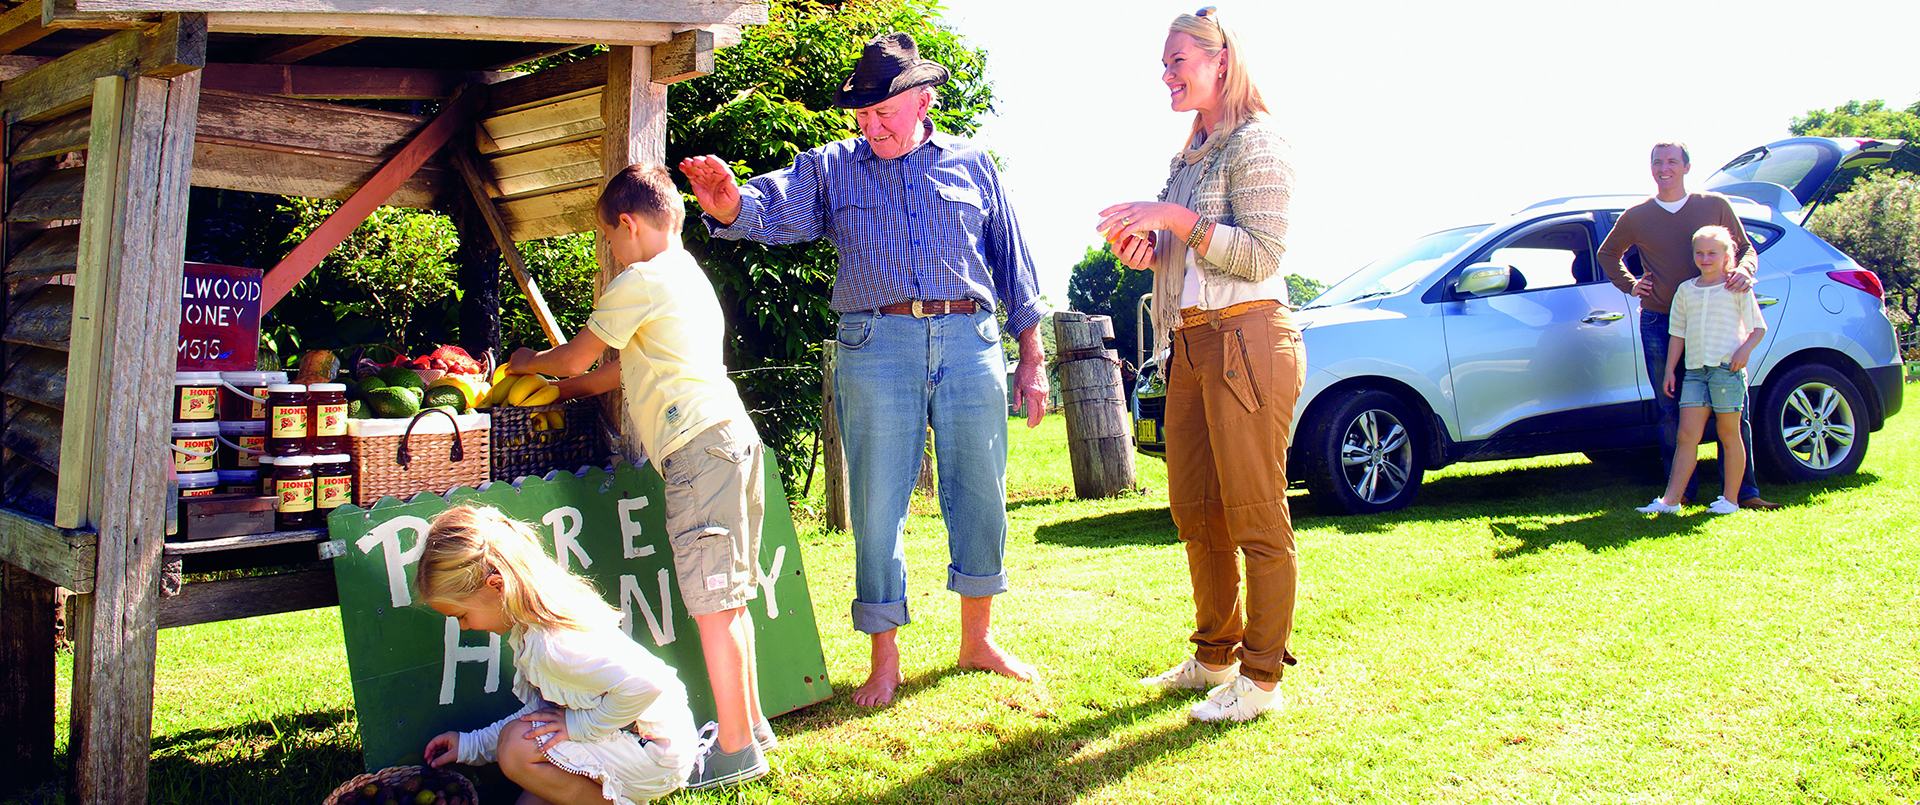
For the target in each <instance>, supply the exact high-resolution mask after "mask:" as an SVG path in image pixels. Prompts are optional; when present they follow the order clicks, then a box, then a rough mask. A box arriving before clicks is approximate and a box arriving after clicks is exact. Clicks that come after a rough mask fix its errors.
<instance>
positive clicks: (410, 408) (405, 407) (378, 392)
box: [366, 388, 420, 419]
mask: <svg viewBox="0 0 1920 805" xmlns="http://www.w3.org/2000/svg"><path fill="white" fill-rule="evenodd" d="M366 403H367V410H369V411H372V412H373V415H374V416H377V417H385V418H389V419H399V418H404V417H411V416H413V415H414V414H417V413H420V395H419V394H418V393H416V392H415V391H414V390H413V389H408V388H384V389H374V390H373V391H370V392H368V393H367V399H366Z"/></svg>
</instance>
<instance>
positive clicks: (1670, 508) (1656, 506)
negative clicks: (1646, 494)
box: [1634, 498, 1680, 514]
mask: <svg viewBox="0 0 1920 805" xmlns="http://www.w3.org/2000/svg"><path fill="white" fill-rule="evenodd" d="M1634 511H1637V512H1639V513H1641V514H1679V513H1680V507H1679V506H1676V505H1674V504H1672V503H1668V502H1667V501H1666V499H1665V498H1654V499H1653V502H1652V503H1649V504H1647V505H1645V506H1641V507H1640V508H1637V509H1634Z"/></svg>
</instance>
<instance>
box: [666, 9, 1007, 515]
mask: <svg viewBox="0 0 1920 805" xmlns="http://www.w3.org/2000/svg"><path fill="white" fill-rule="evenodd" d="M940 11H941V5H940V4H939V3H938V2H935V1H934V0H850V1H849V2H845V3H839V4H832V5H828V4H820V3H813V2H807V1H806V0H775V1H774V2H772V3H770V4H769V5H768V10H767V13H768V20H767V24H766V25H760V26H755V27H752V28H749V29H747V30H746V31H745V33H744V35H743V36H742V38H741V41H740V43H739V44H737V45H734V46H732V47H729V48H727V49H725V50H722V51H720V52H719V54H718V56H717V58H716V59H715V70H714V73H713V75H710V76H705V77H702V78H698V79H694V80H692V81H685V82H682V83H679V84H675V85H673V87H672V88H671V89H670V90H669V91H668V94H667V109H668V123H667V132H668V137H667V164H668V165H669V166H674V165H677V164H678V163H679V162H680V160H681V159H683V158H686V157H690V156H698V155H704V154H714V155H717V156H719V157H720V158H721V159H724V160H727V161H728V162H729V163H731V164H732V165H733V168H734V172H735V174H736V175H737V176H738V177H739V178H740V179H741V180H743V181H744V180H746V179H748V178H750V177H752V176H756V175H758V174H761V173H765V172H767V171H771V170H777V169H779V168H784V167H786V166H788V165H789V164H792V162H793V159H794V157H796V156H798V155H799V154H800V153H801V152H803V151H807V150H809V149H812V148H815V147H818V146H820V145H824V144H826V143H829V142H832V141H834V140H839V139H844V138H847V137H851V136H854V135H856V134H857V133H858V131H857V129H856V128H855V126H854V123H853V115H852V113H851V112H849V111H848V110H845V109H841V108H838V107H836V106H834V105H833V96H834V91H835V90H837V89H838V88H839V87H840V84H841V82H842V81H843V80H844V79H845V77H846V75H847V72H848V71H849V70H851V69H852V67H853V63H854V61H855V60H856V59H858V58H859V56H860V49H861V47H862V46H863V45H864V44H866V42H867V40H869V39H872V38H873V37H875V36H877V35H879V34H882V33H887V32H889V31H905V32H907V33H910V34H912V35H913V38H914V41H915V42H916V43H917V44H918V45H919V48H920V55H921V57H922V58H927V59H932V60H934V61H937V62H940V63H941V64H944V65H946V66H947V69H948V70H950V71H951V72H952V74H953V79H952V80H951V81H949V82H948V83H947V84H946V85H945V86H942V87H941V88H940V107H939V108H938V109H935V110H934V113H933V117H934V123H935V125H936V126H938V127H939V128H940V129H941V130H942V131H946V132H949V133H953V134H959V135H963V136H965V135H971V134H973V133H974V131H975V130H976V129H977V128H978V127H979V125H980V123H981V122H982V121H983V119H984V118H985V116H986V115H987V113H989V112H990V111H992V101H993V91H992V87H991V85H989V84H988V82H987V80H986V76H985V65H986V53H985V52H984V51H981V50H978V49H976V48H972V47H969V46H968V45H967V43H966V42H965V41H964V40H963V39H962V38H961V37H960V36H959V35H958V34H956V33H954V32H953V31H951V30H949V29H947V28H944V27H942V26H941V25H940V22H939V19H940ZM676 178H677V179H678V180H679V181H681V182H682V183H683V185H684V182H685V177H681V176H678V172H677V171H676ZM688 199H689V202H688V205H687V228H686V239H685V240H686V246H687V250H688V251H690V252H692V253H693V255H694V256H695V257H696V258H697V259H698V260H699V261H700V264H701V265H702V266H703V267H705V268H706V270H707V275H708V277H709V278H710V279H711V280H712V281H713V285H714V290H715V291H717V292H718V293H719V295H720V304H721V308H722V309H723V310H725V311H727V319H728V324H729V326H730V327H731V329H732V333H731V335H732V337H731V338H730V339H729V340H728V342H727V365H728V366H730V367H732V368H733V369H734V371H735V372H736V373H737V374H736V375H735V378H734V379H735V383H736V385H738V386H739V388H740V392H741V396H742V397H743V398H744V399H745V401H746V403H747V407H748V409H750V410H752V411H754V412H756V416H755V423H756V424H757V425H758V426H759V429H760V434H761V437H762V439H764V440H765V441H766V442H767V444H768V445H769V446H770V447H772V448H774V450H775V451H776V452H777V453H778V454H779V455H780V457H781V466H782V468H783V469H784V470H785V472H786V477H787V479H788V482H789V486H792V485H793V479H794V478H795V477H796V476H798V475H802V474H804V473H805V470H806V464H805V462H806V460H807V459H808V458H809V457H810V455H811V454H810V452H809V451H810V449H811V442H812V438H813V433H814V429H815V428H816V427H817V426H818V424H819V415H820V375H819V372H818V370H817V367H818V366H819V363H820V346H819V345H820V342H821V341H822V340H824V339H826V338H828V337H830V336H831V334H832V332H833V322H834V314H833V311H832V309H831V307H829V302H830V300H831V297H832V291H833V278H834V274H835V271H836V268H837V265H838V264H837V261H836V257H835V252H834V249H833V246H832V245H831V244H829V243H827V242H825V241H816V242H813V243H804V244H797V245H793V246H767V245H762V244H758V243H751V242H746V241H730V240H721V239H718V238H710V237H708V236H707V232H706V228H705V227H704V226H703V225H702V224H701V223H700V209H699V207H698V206H697V205H696V204H694V203H692V201H691V196H689V197H688ZM787 367H795V368H787Z"/></svg>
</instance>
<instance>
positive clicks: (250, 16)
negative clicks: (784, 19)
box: [207, 3, 740, 48]
mask: <svg viewBox="0 0 1920 805" xmlns="http://www.w3.org/2000/svg"><path fill="white" fill-rule="evenodd" d="M528 5H533V4H528ZM607 5H609V6H612V5H617V4H616V3H608V4H607ZM207 26H208V30H210V31H213V32H214V33H225V34H281V35H309V36H377V37H425V38H428V39H473V40H484V41H501V42H555V43H572V44H581V45H585V44H605V45H638V46H641V47H647V46H651V45H658V44H660V43H662V42H666V41H669V40H671V39H673V35H674V33H676V32H678V31H681V30H684V29H686V28H688V27H699V28H705V29H708V30H711V31H713V36H714V44H715V46H716V47H722V48H724V47H730V46H732V45H734V44H735V43H738V42H739V41H740V26H739V25H735V24H731V23H717V24H711V25H692V26H690V25H686V24H676V23H667V22H599V21H591V22H589V21H581V20H546V19H502V18H500V17H459V16H444V15H426V14H422V15H400V14H283V13H277V12H260V13H256V12H214V13H211V14H208V15H207Z"/></svg>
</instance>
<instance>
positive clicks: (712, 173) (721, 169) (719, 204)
mask: <svg viewBox="0 0 1920 805" xmlns="http://www.w3.org/2000/svg"><path fill="white" fill-rule="evenodd" d="M680 172H681V173H684V174H686V176H687V181H688V183H690V184H692V185H693V197H694V199H695V200H697V201H699V202H700V209H702V210H705V211H706V213H707V214H708V215H711V216H713V217H714V219H715V220H717V221H719V222H720V223H722V224H728V225H731V224H732V223H733V219H735V218H738V217H740V185H739V183H737V182H735V181H734V179H733V170H732V169H730V168H728V167H727V163H726V162H725V161H723V160H721V159H720V158H719V157H716V156H712V155H708V156H703V157H687V158H686V159H683V160H680Z"/></svg>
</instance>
